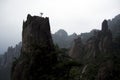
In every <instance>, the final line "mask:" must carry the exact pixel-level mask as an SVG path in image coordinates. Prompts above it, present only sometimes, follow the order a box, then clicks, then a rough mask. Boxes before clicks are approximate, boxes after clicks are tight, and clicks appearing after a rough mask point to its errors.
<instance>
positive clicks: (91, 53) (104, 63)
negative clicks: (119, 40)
mask: <svg viewBox="0 0 120 80" xmlns="http://www.w3.org/2000/svg"><path fill="white" fill-rule="evenodd" d="M112 45H113V42H112V33H111V31H110V30H109V29H108V22H107V20H104V21H103V23H102V29H101V30H100V31H98V30H95V31H94V32H93V36H92V37H90V38H89V39H88V40H87V41H86V42H85V43H82V41H81V39H79V41H75V44H74V46H73V47H72V48H71V51H70V53H69V54H72V55H70V56H71V57H72V58H75V59H76V60H79V61H80V62H81V61H82V63H83V67H82V69H81V73H82V75H81V79H83V80H87V79H89V80H110V79H109V78H108V77H111V74H113V65H114V63H113V60H112V50H113V49H112ZM102 59H103V60H102ZM86 66H87V67H86ZM84 68H85V69H84ZM109 72H110V73H109Z"/></svg>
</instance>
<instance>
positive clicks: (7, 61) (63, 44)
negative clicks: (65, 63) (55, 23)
mask: <svg viewBox="0 0 120 80" xmlns="http://www.w3.org/2000/svg"><path fill="white" fill-rule="evenodd" d="M76 37H77V34H76V33H73V34H72V35H68V34H67V32H66V31H65V30H62V29H61V30H59V31H57V32H56V33H55V34H52V39H53V41H54V44H57V45H58V46H59V47H60V48H70V47H71V46H72V45H73V40H74V39H75V38H76ZM21 47H22V42H20V43H19V44H17V45H16V46H15V47H14V48H13V47H12V46H11V47H8V50H7V51H6V52H5V53H4V55H1V56H0V74H1V76H0V80H9V79H10V71H11V65H12V63H13V61H14V60H15V59H17V58H18V57H19V56H20V53H21ZM2 75H7V76H8V77H2Z"/></svg>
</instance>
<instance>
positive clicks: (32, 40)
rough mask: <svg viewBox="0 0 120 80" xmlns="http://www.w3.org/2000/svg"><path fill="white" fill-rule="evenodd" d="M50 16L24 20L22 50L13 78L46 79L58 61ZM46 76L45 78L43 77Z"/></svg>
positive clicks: (31, 17)
mask: <svg viewBox="0 0 120 80" xmlns="http://www.w3.org/2000/svg"><path fill="white" fill-rule="evenodd" d="M53 51H54V46H53V41H52V37H51V32H50V24H49V18H48V17H46V18H44V17H39V16H31V15H30V14H28V16H27V21H25V22H23V31H22V52H21V55H20V58H19V59H18V60H17V61H15V62H14V64H13V67H12V80H41V79H42V80H45V79H46V78H45V77H44V76H42V75H44V74H50V72H51V70H52V69H51V66H52V65H54V63H55V62H56V61H57V58H56V56H55V54H53V53H52V52H53ZM43 77H44V78H43Z"/></svg>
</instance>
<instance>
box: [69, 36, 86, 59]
mask: <svg viewBox="0 0 120 80" xmlns="http://www.w3.org/2000/svg"><path fill="white" fill-rule="evenodd" d="M83 52H84V45H83V43H82V41H81V38H80V37H78V38H77V39H75V40H74V44H73V46H72V48H71V50H70V52H69V56H70V57H72V58H73V59H75V60H77V61H80V60H82V57H83Z"/></svg>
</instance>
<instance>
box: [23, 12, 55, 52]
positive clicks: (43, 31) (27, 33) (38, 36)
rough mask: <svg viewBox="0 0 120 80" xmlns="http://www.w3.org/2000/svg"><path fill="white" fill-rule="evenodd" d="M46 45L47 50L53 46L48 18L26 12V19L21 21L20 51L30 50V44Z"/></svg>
mask: <svg viewBox="0 0 120 80" xmlns="http://www.w3.org/2000/svg"><path fill="white" fill-rule="evenodd" d="M41 43H42V44H44V45H48V48H49V50H52V48H53V42H52V37H51V32H50V25H49V19H48V18H43V17H38V16H34V17H32V16H31V15H29V14H28V16H27V21H26V22H23V32H22V51H23V52H27V53H28V52H31V51H32V48H31V45H33V44H37V45H41Z"/></svg>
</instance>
